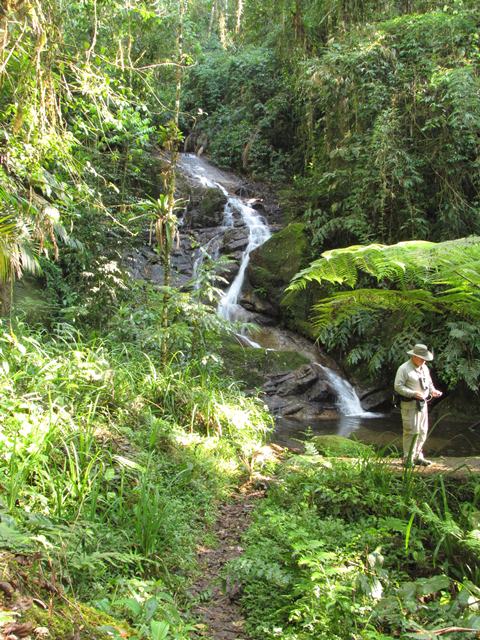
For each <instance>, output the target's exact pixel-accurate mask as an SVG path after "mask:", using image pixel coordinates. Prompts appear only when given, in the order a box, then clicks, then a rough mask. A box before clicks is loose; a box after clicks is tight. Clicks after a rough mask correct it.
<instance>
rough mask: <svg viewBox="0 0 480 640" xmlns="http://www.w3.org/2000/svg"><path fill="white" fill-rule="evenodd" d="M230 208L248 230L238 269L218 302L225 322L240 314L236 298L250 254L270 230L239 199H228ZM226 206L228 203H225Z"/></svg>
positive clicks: (253, 211)
mask: <svg viewBox="0 0 480 640" xmlns="http://www.w3.org/2000/svg"><path fill="white" fill-rule="evenodd" d="M229 201H230V202H231V205H232V207H233V208H234V209H235V210H237V211H238V212H239V213H240V215H241V217H242V220H243V222H244V223H245V225H246V226H247V228H248V245H247V248H246V249H245V251H244V252H243V255H242V260H241V263H240V269H239V270H238V273H237V275H236V277H235V279H234V281H233V282H232V284H231V285H230V288H229V289H228V291H227V292H226V293H225V295H224V296H223V298H222V299H221V300H220V303H219V305H218V313H219V315H220V316H221V317H222V318H225V319H226V320H237V319H238V318H239V317H240V314H241V307H240V305H239V304H238V297H239V295H240V293H241V291H242V286H243V282H244V280H245V271H246V269H247V266H248V262H249V260H250V254H251V252H252V251H253V250H254V249H256V248H257V247H260V246H261V245H262V244H263V243H264V242H266V241H267V240H268V239H269V238H270V236H271V233H270V229H269V228H268V225H267V224H266V223H265V221H264V220H263V218H262V217H261V216H260V215H259V214H258V212H257V211H255V209H253V208H252V207H250V206H248V204H245V203H244V202H243V201H242V200H240V199H239V198H233V197H230V198H229ZM227 204H228V203H227Z"/></svg>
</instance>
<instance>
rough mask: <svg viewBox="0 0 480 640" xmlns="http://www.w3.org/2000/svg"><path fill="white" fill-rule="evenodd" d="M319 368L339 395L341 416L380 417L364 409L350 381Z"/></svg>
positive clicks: (338, 401) (338, 402)
mask: <svg viewBox="0 0 480 640" xmlns="http://www.w3.org/2000/svg"><path fill="white" fill-rule="evenodd" d="M317 366H318V367H320V369H321V370H322V371H323V372H324V373H325V375H326V376H327V378H328V380H329V382H330V384H331V385H332V387H333V388H334V389H335V392H336V394H337V407H338V410H339V412H340V414H341V415H343V416H362V417H363V418H374V417H375V418H376V417H377V416H378V415H379V414H378V413H371V412H369V411H364V410H363V409H362V405H361V404H360V398H359V397H358V396H357V394H356V392H355V389H354V388H353V387H352V385H351V384H350V383H349V382H348V380H346V379H345V378H342V377H341V376H340V375H338V373H335V371H332V369H329V368H328V367H324V366H323V365H321V364H318V363H317Z"/></svg>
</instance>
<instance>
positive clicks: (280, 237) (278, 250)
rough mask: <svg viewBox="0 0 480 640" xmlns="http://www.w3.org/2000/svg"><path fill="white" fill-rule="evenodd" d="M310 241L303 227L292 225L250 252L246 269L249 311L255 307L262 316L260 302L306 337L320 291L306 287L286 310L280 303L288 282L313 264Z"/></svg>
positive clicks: (316, 288) (310, 332)
mask: <svg viewBox="0 0 480 640" xmlns="http://www.w3.org/2000/svg"><path fill="white" fill-rule="evenodd" d="M312 257H313V256H312V253H311V239H310V237H309V234H308V233H307V229H306V226H305V225H304V224H303V223H301V222H292V223H290V224H289V225H287V226H286V227H285V228H284V229H282V230H281V231H278V232H277V233H274V234H273V235H272V237H271V238H270V239H269V240H267V242H265V244H263V245H262V246H261V247H259V248H258V249H256V250H255V251H252V253H251V255H250V263H249V266H248V272H247V273H248V280H249V286H250V289H249V290H248V291H250V292H251V293H248V292H247V291H246V292H245V295H246V296H247V295H248V297H249V303H250V306H251V307H255V304H257V305H258V309H255V310H257V311H259V312H265V306H264V305H262V304H261V302H262V300H264V301H268V304H269V306H271V307H272V315H273V314H275V315H280V316H282V318H283V319H284V321H285V322H286V324H287V325H288V326H290V327H291V328H292V329H294V330H296V331H299V332H300V333H303V334H304V335H307V336H309V337H313V336H312V331H311V327H310V325H309V322H308V318H309V315H310V310H311V306H312V304H313V302H314V301H315V299H316V298H317V297H318V291H319V287H318V286H317V285H315V284H312V285H309V286H308V287H307V289H306V290H305V291H304V292H302V295H297V296H295V297H294V298H293V299H292V301H291V304H289V306H288V307H282V305H281V302H282V299H283V297H284V294H285V289H286V287H287V286H288V285H289V283H290V281H291V279H292V278H293V276H294V275H295V274H297V273H298V272H299V271H300V270H301V269H303V268H304V267H306V266H307V265H308V264H309V263H310V262H311V260H312Z"/></svg>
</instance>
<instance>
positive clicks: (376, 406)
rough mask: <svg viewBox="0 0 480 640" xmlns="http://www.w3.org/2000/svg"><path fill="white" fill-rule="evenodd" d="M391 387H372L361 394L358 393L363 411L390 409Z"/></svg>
mask: <svg viewBox="0 0 480 640" xmlns="http://www.w3.org/2000/svg"><path fill="white" fill-rule="evenodd" d="M392 395H393V389H373V390H372V391H369V392H368V393H365V394H364V395H362V394H361V393H360V395H359V397H360V403H361V405H362V408H363V409H364V411H375V410H380V409H387V408H388V409H390V408H391V403H392Z"/></svg>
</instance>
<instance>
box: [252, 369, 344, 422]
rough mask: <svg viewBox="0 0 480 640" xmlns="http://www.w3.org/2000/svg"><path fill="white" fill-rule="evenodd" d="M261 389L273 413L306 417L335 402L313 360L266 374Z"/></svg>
mask: <svg viewBox="0 0 480 640" xmlns="http://www.w3.org/2000/svg"><path fill="white" fill-rule="evenodd" d="M263 391H264V393H265V394H266V399H265V402H266V403H267V405H268V407H269V408H270V410H271V411H272V412H273V413H274V414H275V415H277V416H295V418H297V419H299V420H308V419H313V418H315V417H318V416H319V415H321V414H323V413H324V411H325V410H331V409H333V408H334V406H335V397H336V396H335V392H334V391H333V389H332V387H331V385H330V383H329V382H328V380H327V379H325V374H324V373H323V371H322V369H320V368H319V367H317V366H316V365H315V364H305V365H303V366H301V367H299V368H297V369H295V370H293V371H289V372H287V373H282V374H277V375H273V376H272V375H271V376H269V378H268V380H267V382H266V383H265V384H264V385H263Z"/></svg>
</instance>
